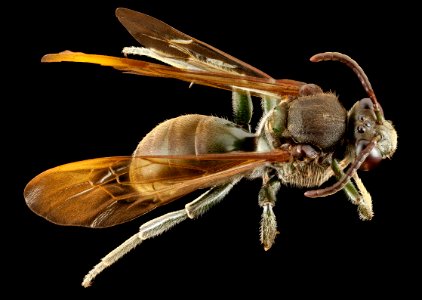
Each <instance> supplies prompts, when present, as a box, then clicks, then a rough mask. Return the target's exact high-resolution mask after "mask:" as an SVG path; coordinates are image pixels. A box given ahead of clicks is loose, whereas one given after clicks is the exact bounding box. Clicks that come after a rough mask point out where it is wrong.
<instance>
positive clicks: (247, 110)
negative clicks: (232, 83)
mask: <svg viewBox="0 0 422 300" xmlns="http://www.w3.org/2000/svg"><path fill="white" fill-rule="evenodd" d="M232 105H233V118H234V122H235V123H236V124H238V125H240V126H242V127H243V128H244V129H246V130H248V131H249V132H250V131H251V125H250V122H251V119H252V113H253V104H252V97H251V94H250V93H249V92H247V91H236V90H233V94H232Z"/></svg>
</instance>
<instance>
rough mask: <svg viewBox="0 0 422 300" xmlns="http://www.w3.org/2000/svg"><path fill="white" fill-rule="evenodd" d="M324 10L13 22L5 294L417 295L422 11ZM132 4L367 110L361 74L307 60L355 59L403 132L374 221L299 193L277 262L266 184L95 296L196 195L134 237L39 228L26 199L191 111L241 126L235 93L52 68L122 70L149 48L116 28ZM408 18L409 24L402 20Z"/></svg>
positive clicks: (112, 4) (22, 12)
mask: <svg viewBox="0 0 422 300" xmlns="http://www.w3.org/2000/svg"><path fill="white" fill-rule="evenodd" d="M318 5H319V6H318V7H314V6H307V5H305V4H298V5H294V4H283V3H279V4H278V6H277V7H274V6H272V5H269V4H259V3H253V5H247V4H242V5H241V6H236V7H233V8H231V7H227V1H226V2H219V1H212V2H197V3H196V4H191V3H189V2H184V1H172V2H171V3H163V2H157V1H154V2H152V1H107V3H103V1H97V2H95V1H89V3H88V1H71V2H58V1H42V2H37V3H36V4H32V5H31V6H26V4H25V7H20V8H14V9H11V10H8V14H9V15H10V16H11V17H12V18H11V21H10V23H9V24H10V28H11V29H10V30H9V28H8V26H5V29H6V31H8V34H7V37H9V35H10V44H9V45H8V46H7V47H4V49H3V50H6V51H7V55H6V56H5V63H6V64H9V63H11V64H12V65H11V66H12V70H11V72H10V73H9V77H8V80H7V81H6V82H5V83H6V84H5V90H6V91H7V90H10V91H11V93H9V96H7V97H5V99H6V101H5V102H7V103H8V108H7V109H4V110H3V112H4V118H3V121H2V123H3V122H4V125H2V127H3V130H4V133H5V135H4V139H5V143H4V148H5V149H4V150H6V155H5V157H6V158H5V165H6V167H5V174H6V176H7V178H8V179H7V181H6V182H7V184H6V186H5V187H3V189H5V190H7V192H6V194H5V195H7V197H6V196H5V199H4V203H7V206H6V208H5V211H4V215H5V218H4V219H5V220H6V225H4V227H3V228H4V232H5V236H6V243H4V245H6V246H4V247H3V248H4V249H5V250H6V251H8V253H7V254H6V255H7V256H5V257H4V258H3V259H5V262H4V263H11V265H12V268H11V269H8V268H7V269H6V270H7V272H5V273H6V274H7V275H6V277H7V281H6V282H3V283H4V286H5V287H9V288H13V291H14V292H15V294H16V295H18V294H20V293H22V292H27V291H29V292H30V293H31V295H37V296H45V297H48V296H49V295H52V296H55V298H56V297H58V296H60V295H68V296H70V295H80V296H89V297H95V296H100V295H101V296H104V295H105V296H108V295H111V294H110V293H112V292H119V293H121V295H122V296H124V295H125V294H127V293H131V292H136V293H137V295H136V297H140V298H143V299H149V298H150V297H164V296H174V297H182V296H190V295H191V296H198V297H199V298H201V295H207V296H221V297H224V296H226V295H227V296H228V295H233V296H239V297H240V296H243V295H249V294H251V293H255V294H258V295H260V297H265V298H266V297H270V296H271V297H280V298H281V297H284V298H286V295H288V294H291V293H293V294H294V295H295V298H296V297H300V296H304V295H305V294H310V295H312V296H330V295H333V296H337V297H340V298H342V297H343V296H348V295H355V294H356V295H362V294H367V295H380V294H392V293H400V294H401V295H404V293H411V292H412V291H414V288H415V287H416V286H415V282H416V277H413V276H412V275H411V274H412V272H415V270H416V272H418V271H417V269H418V268H419V267H420V257H419V256H418V255H417V252H418V250H417V248H416V242H417V241H418V240H420V233H419V231H418V229H419V228H420V222H419V219H420V218H418V210H417V208H416V205H417V204H418V203H417V202H418V201H420V199H419V198H420V195H419V194H418V193H417V192H418V191H417V189H418V186H417V185H414V184H413V181H412V179H411V178H412V176H415V177H416V178H417V177H418V175H417V174H416V175H411V170H412V169H413V170H415V171H417V161H418V156H417V153H415V152H416V151H410V149H411V148H410V147H411V145H412V141H413V140H414V139H416V138H417V136H418V134H417V133H416V132H417V130H418V126H417V125H415V124H417V121H418V120H417V119H412V117H411V113H412V111H416V109H414V108H412V107H413V106H412V105H414V104H415V102H418V99H417V97H418V96H417V95H418V94H420V93H415V92H413V91H414V90H417V85H413V84H412V83H411V81H412V75H411V73H407V70H405V69H404V67H410V68H409V69H416V68H417V67H416V65H415V60H414V58H413V57H414V56H413V55H414V52H412V51H414V50H415V49H414V42H415V39H416V38H415V36H414V35H413V33H412V30H413V29H414V27H413V25H414V24H413V23H414V21H415V20H414V19H413V18H412V17H411V14H412V8H410V7H407V6H402V7H389V6H386V5H384V7H383V8H382V11H379V10H378V9H369V8H368V7H366V6H363V5H362V6H361V5H359V4H358V3H355V4H354V5H353V6H349V7H348V8H347V9H345V8H340V7H336V6H333V5H330V4H328V3H327V4H323V3H319V4H318ZM119 6H123V7H128V8H131V9H134V10H138V11H142V12H144V13H147V14H149V15H152V16H154V17H156V18H158V19H161V20H163V21H165V22H166V23H168V24H170V25H172V26H174V27H176V28H177V29H179V30H181V31H183V32H185V33H187V34H189V35H191V36H193V37H195V38H198V39H200V40H202V41H204V42H207V43H209V44H211V45H213V46H215V47H217V48H219V49H221V50H223V51H225V52H227V53H230V54H231V55H233V56H235V57H238V58H240V59H242V60H244V61H246V62H248V63H250V64H252V65H254V66H255V67H257V68H260V69H262V70H263V71H265V72H266V73H268V74H271V75H272V76H274V77H275V78H291V79H296V80H301V81H306V82H313V83H316V84H319V85H320V86H321V87H323V89H324V90H327V91H328V90H332V91H335V92H336V93H337V94H338V95H339V97H340V99H341V100H342V102H343V103H344V105H345V107H346V108H350V107H351V106H352V105H353V103H354V101H356V100H357V99H361V98H363V97H365V93H364V91H363V89H362V87H361V85H360V83H359V81H358V80H357V78H356V76H355V75H354V73H353V72H351V71H350V70H349V69H348V68H346V67H345V66H344V65H341V64H339V63H328V62H327V63H320V64H312V63H311V62H309V61H308V58H309V57H310V56H312V55H313V54H315V53H318V52H323V51H339V52H343V53H346V54H348V55H350V56H352V57H353V58H354V59H356V60H357V61H358V62H359V63H360V65H361V66H362V67H363V68H364V70H365V71H366V73H367V75H368V77H369V78H370V80H371V82H372V85H373V87H374V90H375V92H376V94H377V97H378V99H379V100H380V103H381V104H382V106H383V109H384V112H385V115H386V117H387V118H388V119H391V120H392V121H393V122H394V124H395V126H396V128H397V131H398V133H399V146H398V150H397V152H396V155H395V156H394V157H393V159H392V160H391V161H386V162H384V163H383V164H382V165H381V166H380V167H379V168H377V169H375V170H373V171H372V172H368V173H361V178H362V179H363V181H364V183H365V185H366V187H367V189H368V190H369V191H370V192H371V194H372V197H373V201H374V211H375V217H374V219H373V220H372V221H371V222H362V221H360V220H359V218H358V215H357V212H356V208H355V207H354V206H353V205H352V204H350V203H349V202H348V201H347V199H346V197H345V196H344V195H343V194H342V193H339V194H338V195H334V196H331V197H327V198H321V199H307V198H305V197H304V196H303V190H300V189H295V188H288V187H285V188H283V189H282V190H281V191H280V192H279V195H278V199H279V201H278V202H277V206H276V207H275V213H276V215H277V218H278V225H279V230H280V234H279V236H278V238H277V241H276V244H275V245H274V247H273V248H272V249H271V250H270V251H268V252H265V251H264V250H263V249H262V246H261V245H260V243H259V237H258V228H259V221H260V214H261V210H260V208H259V207H258V205H257V193H258V190H259V187H260V182H259V180H255V181H249V182H248V181H243V182H241V183H239V184H238V185H237V186H236V188H235V189H234V190H233V191H232V192H231V193H230V194H229V195H228V196H227V197H226V199H225V200H224V201H223V202H222V203H221V204H219V205H218V206H217V207H215V208H213V209H212V210H211V211H209V212H208V213H207V214H206V215H204V216H203V217H201V218H200V219H197V220H194V221H191V220H189V221H186V222H184V223H183V224H181V225H178V226H177V227H176V228H174V229H173V230H171V231H170V232H168V233H166V234H164V235H163V236H160V237H158V238H155V239H153V240H148V241H147V242H145V243H144V244H142V245H141V246H140V247H138V248H137V249H136V250H134V251H132V252H131V253H130V254H128V255H126V256H125V257H124V258H123V259H121V260H120V261H119V262H118V263H116V264H115V265H113V266H112V267H110V268H109V269H107V270H106V271H105V272H104V273H102V274H100V275H99V276H98V278H97V280H96V281H95V283H94V285H93V286H92V287H91V288H90V289H83V288H82V287H81V286H80V282H81V280H82V278H83V276H84V275H85V274H86V273H87V272H88V271H89V269H90V268H91V267H92V266H93V265H94V264H96V263H97V262H98V261H99V259H100V258H101V257H103V256H104V255H105V254H107V253H108V252H109V251H111V250H112V249H114V248H115V247H116V246H117V245H119V244H120V243H121V242H123V241H124V240H125V239H126V238H128V237H129V236H131V235H132V234H134V233H135V232H136V231H137V230H138V227H139V225H140V224H142V223H143V222H145V221H147V220H150V219H151V218H153V217H156V216H159V215H161V214H163V213H166V212H169V211H171V210H174V209H180V208H181V207H183V205H184V204H185V203H187V201H188V200H189V199H193V197H187V198H185V199H183V200H178V201H176V202H174V203H172V204H170V205H168V206H166V207H162V208H160V209H157V210H156V211H153V212H151V213H149V214H147V215H145V216H142V217H140V218H139V219H137V220H135V221H132V222H130V223H127V224H123V225H120V226H117V227H113V228H109V229H95V230H94V229H86V228H77V227H61V226H57V225H54V224H52V223H49V222H47V221H46V220H44V219H42V218H40V217H38V216H37V215H35V214H34V213H32V212H31V211H30V210H29V209H28V208H27V206H26V204H25V201H24V199H23V196H22V191H23V189H24V186H25V184H26V183H27V182H28V181H29V180H30V179H31V178H32V177H34V176H35V175H37V174H38V173H40V172H42V171H44V170H46V169H48V168H51V167H54V166H57V165H60V164H64V163H67V162H72V161H78V160H82V159H87V158H94V157H103V156H114V155H130V154H131V153H132V151H133V150H134V148H135V147H136V145H137V143H138V142H139V140H140V139H141V138H142V137H143V136H144V135H145V134H146V133H147V132H148V131H150V130H151V129H152V128H153V127H154V126H155V125H156V124H158V123H159V122H162V121H163V120H165V119H168V118H172V117H176V116H179V115H182V114H186V113H201V114H208V115H216V116H220V117H227V118H231V102H230V97H231V95H230V93H229V92H226V91H219V90H215V89H211V88H207V87H201V86H193V87H192V88H190V89H189V88H188V84H187V83H184V82H179V81H176V80H171V79H157V78H145V77H138V76H134V75H127V74H122V73H120V72H118V71H115V70H112V69H110V68H104V67H99V66H93V65H84V64H48V65H46V64H41V63H40V58H41V57H42V55H44V54H46V53H54V52H59V51H62V50H73V51H83V52H86V53H97V54H107V55H115V56H120V55H121V53H120V51H121V49H122V48H123V47H125V46H136V45H137V42H136V41H135V40H134V39H133V38H132V37H131V36H130V35H129V34H128V33H127V32H126V30H125V29H124V28H123V26H121V24H120V23H119V22H118V21H117V19H116V18H115V16H114V10H115V8H116V7H119ZM397 16H402V17H403V18H404V19H402V21H400V22H398V21H397V19H396V18H397ZM406 16H408V17H406ZM414 87H416V88H414ZM5 95H6V94H5ZM10 95H11V96H10ZM255 103H256V111H255V112H256V114H257V115H259V113H260V110H259V102H258V100H256V102H255ZM6 117H11V118H9V121H6ZM419 128H420V126H419ZM406 166H408V167H406ZM10 192H11V196H9V193H10ZM9 203H11V204H12V205H11V208H10V209H9ZM55 291H60V292H59V294H57V292H55ZM147 295H149V296H147Z"/></svg>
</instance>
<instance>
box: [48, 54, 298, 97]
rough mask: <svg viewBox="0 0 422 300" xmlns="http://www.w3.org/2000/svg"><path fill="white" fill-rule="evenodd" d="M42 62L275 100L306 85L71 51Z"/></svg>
mask: <svg viewBox="0 0 422 300" xmlns="http://www.w3.org/2000/svg"><path fill="white" fill-rule="evenodd" d="M41 61H42V62H83V63H93V64H99V65H102V66H107V67H113V68H115V69H117V70H120V71H124V72H127V73H133V74H137V75H143V76H152V77H163V78H176V79H179V80H183V81H187V82H189V83H194V84H200V85H206V86H212V87H216V88H220V89H225V90H230V91H231V90H232V89H233V88H236V87H237V88H242V89H243V90H248V91H250V92H251V93H252V94H253V95H257V96H263V95H266V96H270V97H276V98H280V97H282V96H296V95H297V94H298V93H299V89H300V87H301V86H302V85H303V84H305V83H304V82H299V81H295V80H290V79H281V80H275V79H271V78H262V77H254V76H247V75H240V74H236V73H228V72H217V71H198V70H182V69H178V68H174V67H170V66H165V65H161V64H155V63H151V62H146V61H141V60H135V59H129V58H122V57H113V56H106V55H97V54H85V53H82V52H71V51H64V52H60V53H54V54H46V55H44V56H43V58H42V60H41Z"/></svg>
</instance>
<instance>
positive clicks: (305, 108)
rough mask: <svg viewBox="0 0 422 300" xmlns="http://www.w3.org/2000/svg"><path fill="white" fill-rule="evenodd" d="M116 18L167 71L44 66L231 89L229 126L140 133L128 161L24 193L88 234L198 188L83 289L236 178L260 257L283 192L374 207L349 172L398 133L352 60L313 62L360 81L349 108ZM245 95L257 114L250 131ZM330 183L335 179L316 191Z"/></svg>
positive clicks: (93, 58)
mask: <svg viewBox="0 0 422 300" xmlns="http://www.w3.org/2000/svg"><path fill="white" fill-rule="evenodd" d="M116 16H117V18H118V19H119V21H120V22H121V23H122V24H123V26H124V27H125V28H126V29H127V30H128V31H129V33H130V34H131V35H132V36H133V37H134V38H135V39H136V40H137V41H138V42H139V43H140V44H141V45H143V47H127V48H124V49H123V53H124V54H125V55H126V56H127V55H143V56H147V57H150V58H154V59H156V60H158V61H161V62H163V63H165V64H158V63H152V62H146V61H140V60H135V59H129V58H127V57H121V58H120V57H110V56H104V55H94V54H84V53H76V52H70V51H64V52H61V53H57V54H47V55H45V56H44V57H43V58H42V61H43V62H61V61H70V62H85V63H95V64H101V65H104V66H111V67H113V68H115V69H118V70H121V71H124V72H129V73H133V74H138V75H144V76H154V77H169V78H176V79H180V80H183V81H187V82H190V83H194V84H201V85H206V86H211V87H215V88H220V89H226V90H229V91H231V92H232V104H233V114H234V121H233V122H231V121H228V120H225V119H222V118H218V117H213V116H205V115H198V114H191V115H184V116H179V117H176V118H174V119H170V120H167V121H164V122H163V123H161V124H159V125H158V126H157V127H155V128H154V129H153V130H152V131H151V132H150V133H148V134H147V135H146V136H145V137H144V138H143V139H142V140H141V142H140V143H139V145H138V146H137V148H136V150H135V151H134V153H133V155H131V156H119V157H105V158H95V159H89V160H85V161H80V162H73V163H69V164H65V165H62V166H58V167H55V168H52V169H50V170H47V171H45V172H43V173H41V174H39V175H38V176H36V177H35V178H33V179H32V180H31V181H30V182H29V183H28V184H27V186H26V188H25V191H24V196H25V199H26V203H27V205H28V206H29V207H30V208H31V209H32V210H33V211H34V212H35V213H37V214H38V215H40V216H42V217H44V218H46V219H47V220H49V221H51V222H54V223H56V224H60V225H75V226H85V227H92V228H100V227H108V226H114V225H117V224H121V223H124V222H127V221H130V220H132V219H134V218H136V217H138V216H140V215H143V214H145V213H147V212H149V211H151V210H152V209H154V208H157V207H159V206H162V205H164V204H166V203H169V202H171V201H173V200H175V199H178V198H181V197H182V196H185V195H187V194H189V193H191V192H193V191H195V190H198V189H206V191H205V192H204V193H203V194H202V195H200V196H199V197H198V198H196V199H195V200H194V201H192V202H190V203H188V204H186V205H185V207H184V208H183V209H181V210H178V211H174V212H170V213H167V214H165V215H163V216H161V217H158V218H155V219H153V220H151V221H149V222H146V223H145V224H143V225H142V226H141V227H140V229H139V232H138V233H136V234H135V235H133V236H132V237H130V238H129V239H128V240H127V241H125V242H124V243H123V244H122V245H120V246H118V247H117V248H116V249H115V250H113V251H111V252H110V253H109V254H108V255H106V256H105V257H104V258H103V259H102V260H101V261H100V263H98V264H97V265H96V266H95V267H94V268H93V269H92V270H91V271H90V272H89V273H88V274H87V275H86V276H85V278H84V280H83V283H82V285H83V286H85V287H87V286H89V285H90V284H91V283H92V281H93V280H94V278H95V277H96V276H97V275H98V274H99V273H100V272H102V271H103V270H104V269H105V268H106V267H108V266H110V265H111V264H113V263H114V262H115V261H116V260H118V259H119V258H121V257H122V256H123V255H124V254H126V253H127V252H128V251H130V250H131V249H133V248H134V247H135V246H137V245H138V244H140V243H141V242H142V241H144V240H146V239H149V238H152V237H154V236H157V235H159V234H161V233H163V232H164V231H166V230H168V229H170V228H171V227H173V226H174V225H176V224H178V223H180V222H182V221H183V220H186V219H188V218H190V219H193V218H197V217H198V216H200V215H201V214H203V213H204V212H205V211H207V210H208V209H209V208H210V207H211V206H213V205H214V204H216V203H218V202H219V201H220V200H222V199H223V198H224V196H225V195H226V194H227V193H228V192H229V191H230V190H231V189H232V188H233V186H234V185H235V184H236V183H237V182H238V181H240V180H241V179H242V178H249V179H254V178H261V179H262V187H261V189H260V191H259V193H258V204H259V206H261V207H262V219H261V224H260V240H261V243H262V244H263V247H264V249H265V250H268V249H269V248H271V246H272V245H273V243H274V240H275V238H276V235H277V224H276V217H275V214H274V212H273V207H274V205H275V203H276V193H277V192H278V190H279V189H280V186H281V184H285V185H292V186H297V187H302V188H316V189H314V190H308V191H306V192H305V196H307V197H325V196H328V195H331V194H334V193H336V192H338V191H340V190H343V191H344V192H345V193H346V195H347V196H348V198H349V199H350V200H351V201H352V202H353V203H354V204H356V205H357V208H358V213H359V216H360V218H361V219H363V220H369V219H371V218H372V216H373V211H372V200H371V196H370V194H369V193H368V192H367V190H366V188H365V186H364V185H363V183H362V181H361V180H360V178H359V176H358V174H357V171H358V169H362V170H369V169H371V168H372V167H374V166H375V165H377V164H378V163H379V162H380V161H381V160H382V159H385V158H390V157H391V156H392V155H393V153H394V152H395V150H396V147H397V133H396V131H395V129H394V127H393V125H392V123H391V122H390V121H388V120H386V119H385V118H384V113H383V110H382V108H381V106H380V104H379V102H378V101H377V98H376V96H375V93H374V91H373V89H372V87H371V84H370V82H369V80H368V78H367V76H366V75H365V73H364V71H363V70H362V68H361V67H360V66H359V65H358V64H357V62H355V61H354V60H353V59H352V58H350V57H349V56H347V55H344V54H341V53H338V52H326V53H320V54H316V55H314V56H312V57H311V59H310V60H311V61H312V62H319V61H327V60H328V61H329V60H332V61H339V62H341V63H343V64H345V65H346V66H348V67H349V68H351V69H352V70H353V71H354V72H355V73H356V75H357V76H358V78H359V80H360V82H361V84H362V86H363V88H364V89H365V91H366V93H367V95H368V98H364V99H362V100H359V101H357V102H356V103H355V104H354V105H353V107H352V108H351V109H350V110H349V111H347V110H346V109H345V108H344V107H343V105H341V103H340V102H339V100H338V97H337V96H336V95H334V94H333V93H331V92H323V91H322V89H321V88H320V87H319V86H317V85H315V84H308V83H304V82H300V81H296V80H290V79H281V80H276V79H273V78H272V77H270V76H269V75H267V74H266V73H264V72H262V71H261V70H258V69H256V68H254V67H253V66H251V65H249V64H247V63H245V62H243V61H241V60H238V59H236V58H234V57H232V56H230V55H228V54H226V53H224V52H222V51H220V50H218V49H216V48H214V47H212V46H210V45H208V44H206V43H203V42H201V41H199V40H197V39H195V38H193V37H190V36H188V35H186V34H184V33H182V32H180V31H178V30H176V29H174V28H173V27H171V26H169V25H167V24H165V23H163V22H162V21H160V20H157V19H155V18H153V17H151V16H148V15H146V14H143V13H139V12H135V11H133V10H129V9H126V8H118V9H117V10H116ZM252 97H259V98H260V99H261V103H262V110H263V116H262V118H261V119H260V121H259V124H258V126H257V129H256V130H255V131H254V132H253V131H252V130H251V125H250V123H251V118H252V111H253V110H252ZM332 177H334V178H335V179H336V181H335V183H334V184H332V185H331V186H326V187H321V188H319V187H320V186H321V185H322V184H324V183H326V182H327V181H328V179H330V178H332Z"/></svg>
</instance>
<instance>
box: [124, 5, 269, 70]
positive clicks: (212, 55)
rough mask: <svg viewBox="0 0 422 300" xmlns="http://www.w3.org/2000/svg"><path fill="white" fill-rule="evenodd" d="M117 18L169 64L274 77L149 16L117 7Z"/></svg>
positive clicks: (135, 36)
mask: <svg viewBox="0 0 422 300" xmlns="http://www.w3.org/2000/svg"><path fill="white" fill-rule="evenodd" d="M116 16H117V18H118V19H119V21H120V22H121V23H122V25H123V26H124V27H125V28H126V29H127V31H128V32H129V33H130V34H131V35H132V36H133V37H134V38H135V39H136V40H137V41H138V42H139V43H140V44H141V45H143V46H144V47H145V48H148V49H151V50H153V51H154V52H155V53H156V54H157V55H158V56H159V57H161V60H162V61H164V62H166V63H170V64H171V61H175V62H176V64H177V62H179V64H178V65H179V66H183V65H184V66H186V67H192V68H197V69H200V70H205V71H221V72H230V73H237V74H244V75H248V76H255V77H263V78H271V77H270V76H269V75H268V74H266V73H264V72H262V71H261V70H259V69H257V68H255V67H253V66H251V65H249V64H247V63H245V62H243V61H241V60H239V59H237V58H235V57H233V56H231V55H229V54H227V53H225V52H223V51H221V50H219V49H217V48H215V47H213V46H211V45H208V44H206V43H204V42H201V41H199V40H197V39H195V38H193V37H191V36H189V35H187V34H185V33H183V32H181V31H179V30H177V29H175V28H173V27H171V26H170V25H168V24H166V23H164V22H162V21H160V20H158V19H156V18H153V17H151V16H149V15H146V14H144V13H140V12H137V11H133V10H130V9H127V8H118V9H116ZM158 59H160V58H158ZM166 60H167V61H166ZM180 62H182V63H180Z"/></svg>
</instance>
